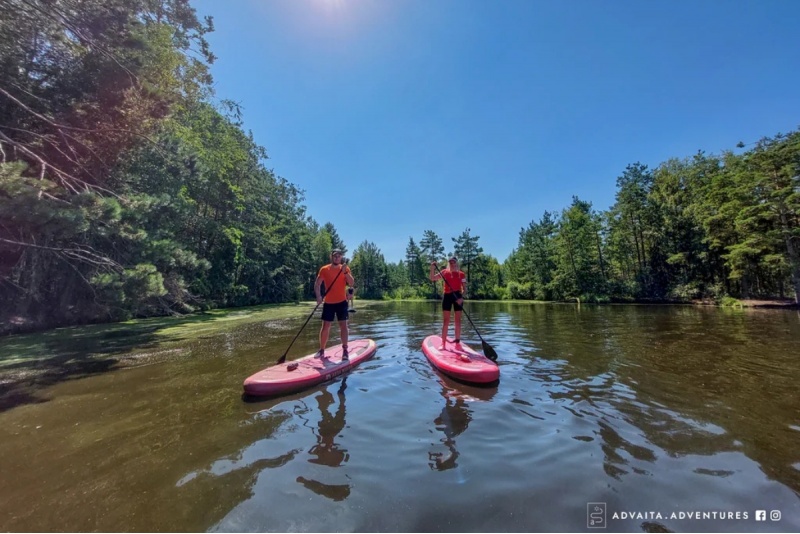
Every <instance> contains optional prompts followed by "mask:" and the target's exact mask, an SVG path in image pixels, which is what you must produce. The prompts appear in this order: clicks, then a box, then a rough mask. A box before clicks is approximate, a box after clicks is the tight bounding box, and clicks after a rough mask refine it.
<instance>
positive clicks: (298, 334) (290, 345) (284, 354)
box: [278, 265, 480, 363]
mask: <svg viewBox="0 0 800 534" xmlns="http://www.w3.org/2000/svg"><path fill="white" fill-rule="evenodd" d="M342 271H344V265H343V266H342V268H341V269H340V270H339V272H338V273H336V276H335V277H334V279H333V282H332V283H331V287H333V285H334V284H335V283H336V280H338V279H339V275H340V274H342ZM326 293H327V291H326ZM322 296H323V301H324V300H325V299H324V297H325V295H324V294H323V295H322ZM320 304H322V302H317V305H316V306H314V311H312V312H311V314H310V315H309V316H308V319H306V322H304V323H303V326H301V327H300V330H299V331H298V332H297V334H295V336H294V339H293V340H292V342H291V343H289V346H288V347H286V352H284V353H283V356H281V357H280V358H278V363H283V362H285V361H286V355H287V354H289V349H291V348H292V345H294V342H295V341H297V338H298V337H300V333H301V332H302V331H303V329H304V328H305V327H306V325H307V324H308V321H310V320H311V318H312V317H314V314H315V313H316V312H317V308H319V305H320ZM479 336H480V334H479Z"/></svg>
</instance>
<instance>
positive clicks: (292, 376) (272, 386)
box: [244, 339, 377, 397]
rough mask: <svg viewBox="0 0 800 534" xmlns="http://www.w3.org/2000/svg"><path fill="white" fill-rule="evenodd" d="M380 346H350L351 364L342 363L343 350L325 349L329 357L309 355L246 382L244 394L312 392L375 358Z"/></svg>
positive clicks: (356, 343) (368, 343) (371, 343)
mask: <svg viewBox="0 0 800 534" xmlns="http://www.w3.org/2000/svg"><path fill="white" fill-rule="evenodd" d="M376 348H377V346H376V345H375V342H374V341H373V340H371V339H356V340H351V341H350V342H348V343H347V349H348V356H349V358H350V359H349V360H345V361H342V346H341V345H334V346H332V347H328V348H327V349H325V357H324V358H318V357H317V356H316V353H315V354H309V355H308V356H304V357H302V358H300V359H299V360H294V361H291V362H284V363H279V364H276V365H273V366H270V367H267V368H266V369H264V370H263V371H259V372H257V373H256V374H254V375H253V376H251V377H249V378H247V379H246V380H245V381H244V392H245V393H247V394H248V395H255V396H259V397H265V396H270V395H283V394H285V393H292V392H294V391H300V390H302V389H306V388H310V387H312V386H315V385H317V384H321V383H322V382H327V381H328V380H331V379H333V378H336V377H337V376H339V375H342V374H344V373H346V372H348V371H350V369H352V368H353V367H355V366H356V365H358V364H360V363H361V362H363V361H364V360H368V359H369V358H371V357H372V355H373V354H375V349H376Z"/></svg>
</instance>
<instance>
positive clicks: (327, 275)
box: [314, 248, 355, 360]
mask: <svg viewBox="0 0 800 534" xmlns="http://www.w3.org/2000/svg"><path fill="white" fill-rule="evenodd" d="M323 282H324V283H325V304H322V328H321V329H320V331H319V351H318V352H317V357H318V358H323V357H324V356H325V345H327V344H328V335H329V334H330V332H331V323H333V319H334V317H336V319H337V320H338V321H339V333H340V335H341V338H342V349H343V351H342V359H343V360H346V359H347V356H348V354H347V319H348V316H347V297H346V296H345V287H346V286H350V287H353V286H354V285H355V280H354V279H353V275H352V274H350V267H348V266H347V265H344V264H342V251H341V250H339V249H338V248H337V249H334V250H333V252H331V263H329V264H327V265H323V266H322V267H321V268H320V270H319V273H318V274H317V280H316V281H315V282H314V293H316V295H317V305H319V304H321V303H322V300H323V297H322V294H321V288H322V287H321V286H322V283H323Z"/></svg>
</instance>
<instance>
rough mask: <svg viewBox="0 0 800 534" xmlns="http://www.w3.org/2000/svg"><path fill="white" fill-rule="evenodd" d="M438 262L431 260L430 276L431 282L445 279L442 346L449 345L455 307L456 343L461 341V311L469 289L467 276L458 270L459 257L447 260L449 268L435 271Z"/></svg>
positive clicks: (442, 347)
mask: <svg viewBox="0 0 800 534" xmlns="http://www.w3.org/2000/svg"><path fill="white" fill-rule="evenodd" d="M435 267H436V262H435V261H433V262H431V270H430V274H429V275H428V278H430V280H431V282H435V281H437V280H441V279H444V281H445V282H444V298H443V299H442V312H443V313H442V315H443V317H442V346H441V347H439V348H440V349H444V348H445V347H446V345H447V329H448V327H449V326H450V311H451V310H453V309H455V311H456V317H455V330H456V337H455V342H456V344H458V343H461V311H462V310H463V309H464V308H463V307H462V306H463V304H464V293H466V291H467V276H466V275H465V274H464V273H463V272H461V271H459V270H458V259H457V258H456V257H455V256H453V257H452V258H450V259H449V260H448V262H447V268H446V269H444V270H443V271H439V272H436V271H435Z"/></svg>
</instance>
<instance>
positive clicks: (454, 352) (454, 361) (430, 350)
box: [422, 335, 500, 384]
mask: <svg viewBox="0 0 800 534" xmlns="http://www.w3.org/2000/svg"><path fill="white" fill-rule="evenodd" d="M441 345H442V338H441V337H440V336H435V335H434V336H428V337H426V338H425V339H424V340H423V341H422V352H424V353H425V356H426V357H427V358H428V361H430V362H431V364H432V365H433V366H434V367H436V368H437V369H438V370H439V371H441V372H442V373H444V374H446V375H447V376H450V377H452V378H455V379H456V380H461V381H463V382H467V383H471V384H491V383H492V382H495V381H497V380H499V379H500V368H499V367H498V366H497V364H495V363H494V362H493V361H492V360H490V359H489V358H487V357H486V356H484V355H483V354H481V353H480V352H477V351H475V350H473V349H472V348H471V347H470V346H469V345H467V344H466V343H463V342H461V343H458V344H457V343H455V342H454V341H453V340H452V339H448V340H447V345H446V346H445V349H444V350H442V349H440V348H439V347H440V346H441Z"/></svg>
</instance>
